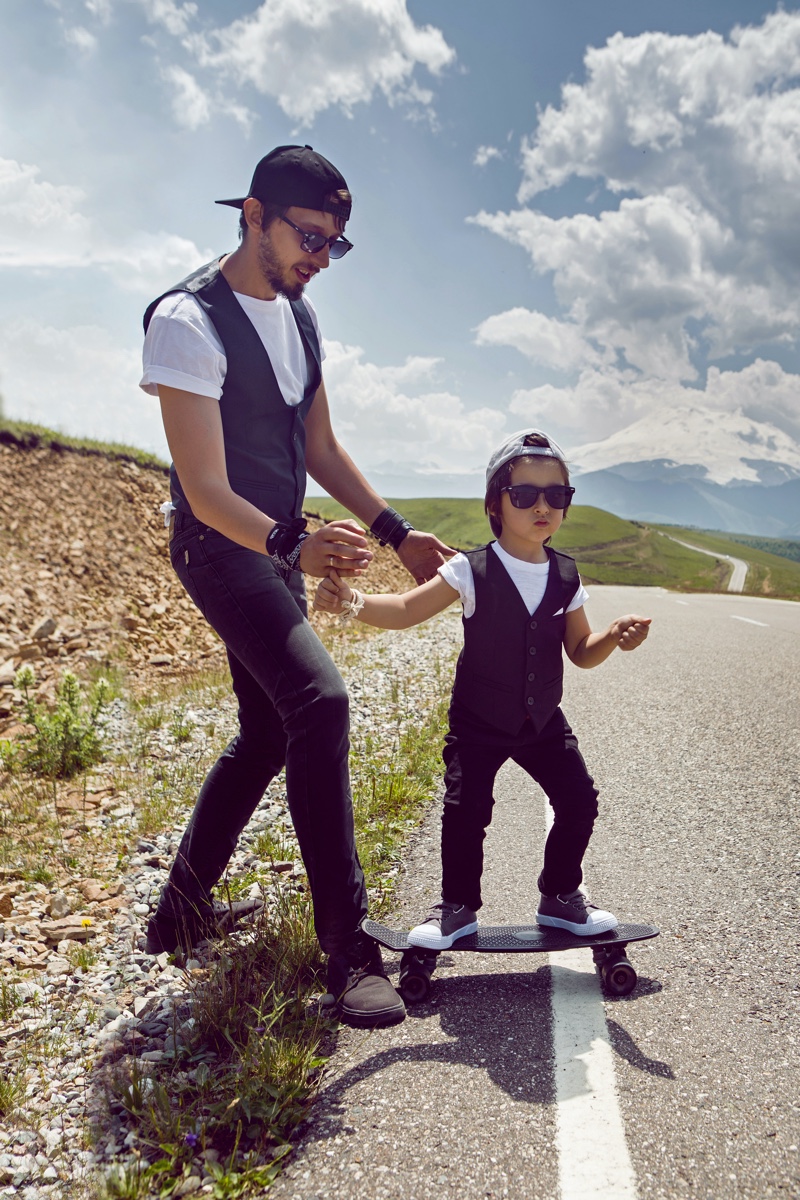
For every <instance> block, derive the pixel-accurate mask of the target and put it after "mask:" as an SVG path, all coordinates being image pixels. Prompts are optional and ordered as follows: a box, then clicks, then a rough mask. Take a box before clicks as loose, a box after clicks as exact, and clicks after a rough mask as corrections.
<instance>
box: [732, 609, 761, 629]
mask: <svg viewBox="0 0 800 1200" xmlns="http://www.w3.org/2000/svg"><path fill="white" fill-rule="evenodd" d="M728 616H729V617H730V619H731V620H732V621H746V622H747V624H748V625H760V626H761V628H762V629H769V625H767V623H766V621H754V620H753V618H752V617H737V616H736V615H735V614H734V613H728Z"/></svg>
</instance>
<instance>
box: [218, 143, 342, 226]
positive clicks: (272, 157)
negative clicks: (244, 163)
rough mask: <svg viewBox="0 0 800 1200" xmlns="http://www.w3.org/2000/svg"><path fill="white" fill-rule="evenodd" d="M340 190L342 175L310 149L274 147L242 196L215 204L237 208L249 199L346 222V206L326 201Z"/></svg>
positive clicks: (259, 166) (308, 147) (302, 147)
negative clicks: (319, 213) (318, 213)
mask: <svg viewBox="0 0 800 1200" xmlns="http://www.w3.org/2000/svg"><path fill="white" fill-rule="evenodd" d="M342 190H344V191H348V190H349V189H348V187H347V184H346V182H345V179H344V176H343V175H342V173H341V172H340V171H337V170H336V167H334V165H333V163H329V162H328V160H327V158H323V157H322V155H321V154H318V153H317V152H316V150H314V149H313V148H312V147H311V146H276V147H275V149H274V150H270V152H269V154H266V155H265V156H264V158H262V159H261V162H260V163H259V164H258V166H257V167H256V169H255V171H254V172H253V181H252V183H251V184H250V190H249V192H248V193H247V195H246V196H242V197H240V198H238V199H235V200H217V201H216V203H217V204H227V205H229V206H230V207H231V208H241V207H242V205H243V204H244V202H245V200H247V199H249V197H250V196H253V197H255V199H256V200H263V201H265V202H267V203H269V204H285V205H286V207H287V208H289V207H291V206H292V205H294V206H296V207H297V208H313V209H314V210H315V211H316V212H329V213H333V215H334V216H335V217H339V218H340V219H341V220H342V221H347V220H348V219H349V217H350V207H351V206H350V204H349V203H345V204H342V203H341V201H337V200H329V199H328V197H329V196H330V193H331V192H338V191H342Z"/></svg>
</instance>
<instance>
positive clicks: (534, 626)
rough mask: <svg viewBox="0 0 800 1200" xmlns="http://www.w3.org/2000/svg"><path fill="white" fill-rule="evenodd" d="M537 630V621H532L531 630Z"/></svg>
mask: <svg viewBox="0 0 800 1200" xmlns="http://www.w3.org/2000/svg"><path fill="white" fill-rule="evenodd" d="M535 628H536V621H531V629H535Z"/></svg>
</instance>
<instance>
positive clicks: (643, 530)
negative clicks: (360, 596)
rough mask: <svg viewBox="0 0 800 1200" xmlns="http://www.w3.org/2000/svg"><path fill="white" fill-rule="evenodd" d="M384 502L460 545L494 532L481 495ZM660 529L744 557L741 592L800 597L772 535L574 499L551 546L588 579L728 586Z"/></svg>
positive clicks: (333, 509)
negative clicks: (654, 519) (681, 523)
mask: <svg viewBox="0 0 800 1200" xmlns="http://www.w3.org/2000/svg"><path fill="white" fill-rule="evenodd" d="M389 503H390V504H392V505H393V506H394V507H395V508H397V509H398V510H399V511H400V512H402V514H403V516H405V517H407V518H408V520H409V521H410V522H411V523H412V525H414V526H415V527H416V528H417V529H427V530H429V531H430V532H431V533H435V534H436V535H437V537H440V538H441V539H442V541H443V542H447V544H448V545H450V546H453V547H455V548H456V549H458V550H469V549H471V548H472V547H473V546H480V545H482V544H483V543H484V542H486V541H488V540H489V539H490V538H491V536H492V535H491V531H490V529H489V522H488V521H487V519H486V516H485V514H484V511H483V501H482V500H474V499H431V500H420V499H414V500H390V501H389ZM306 508H307V509H308V510H309V511H310V512H315V513H319V515H320V516H322V517H325V518H326V519H327V520H333V519H335V518H336V517H343V516H349V515H350V514H349V513H347V512H346V510H345V509H344V508H342V506H341V505H340V504H336V502H335V501H333V500H323V499H319V498H317V497H311V496H310V497H308V498H307V500H306ZM662 530H663V533H668V534H672V535H673V536H674V537H678V538H681V540H685V541H687V542H694V544H695V545H697V546H702V547H703V548H704V549H708V550H717V551H718V552H719V553H720V554H728V555H732V556H733V557H735V558H741V559H744V560H745V561H746V562H747V563H748V564H749V566H750V570H749V571H748V574H747V582H746V584H745V589H744V590H745V593H747V594H751V595H759V596H779V597H782V598H784V599H789V600H800V563H794V562H792V561H791V560H789V559H788V558H782V557H780V556H779V555H778V554H771V553H769V552H768V550H765V549H763V548H762V547H763V546H765V545H767V544H768V543H769V539H759V547H758V548H757V547H755V546H751V545H749V544H745V543H743V542H741V541H737V540H734V538H730V537H727V536H726V535H725V534H721V533H720V534H716V533H707V532H701V531H698V530H694V529H673V528H670V527H667V526H662V527H658V526H650V525H643V524H641V523H640V522H638V521H626V520H624V519H623V518H622V517H615V516H613V514H612V513H607V512H604V511H603V510H602V509H600V508H591V507H589V506H588V505H575V506H574V507H573V508H571V509H570V510H569V516H568V517H567V520H566V521H565V522H564V524H563V525H562V527H561V529H560V530H559V531H558V534H557V535H556V537H555V539H554V541H553V544H554V546H555V547H556V549H558V550H564V551H565V552H566V553H567V554H572V555H573V556H574V558H575V559H576V560H577V563H578V569H579V570H580V572H581V575H582V577H583V579H584V580H585V581H586V583H587V584H591V583H625V584H632V585H634V586H639V587H646V586H655V587H665V588H670V589H672V590H675V591H687V592H691V591H704V592H705V591H724V590H725V588H726V587H727V583H728V580H729V578H730V575H731V566H730V564H729V563H727V562H725V560H724V559H718V560H716V561H715V560H714V559H712V558H709V557H708V555H706V554H701V553H698V552H696V551H693V550H689V549H686V548H685V547H684V546H679V545H678V544H677V543H676V542H674V541H671V540H670V539H669V537H664V536H663V533H662ZM781 546H782V543H781Z"/></svg>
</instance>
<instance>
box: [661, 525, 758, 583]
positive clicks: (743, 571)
mask: <svg viewBox="0 0 800 1200" xmlns="http://www.w3.org/2000/svg"><path fill="white" fill-rule="evenodd" d="M663 536H664V537H668V538H669V539H670V541H671V542H677V543H678V545H679V546H685V547H686V549H687V550H696V551H697V553H698V554H710V555H711V557H712V558H721V559H722V561H723V562H727V563H730V564H731V566H732V567H733V570H732V571H731V577H730V579H729V580H728V591H729V592H743V591H744V585H745V582H746V580H747V571H748V566H747V563H746V562H745V561H744V559H743V558H734V557H733V555H732V554H718V553H717V551H716V550H706V549H704V548H703V547H702V546H693V545H692V543H691V542H682V541H681V540H680V538H676V537H672V536H671V535H670V534H668V533H665V534H664V535H663Z"/></svg>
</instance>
